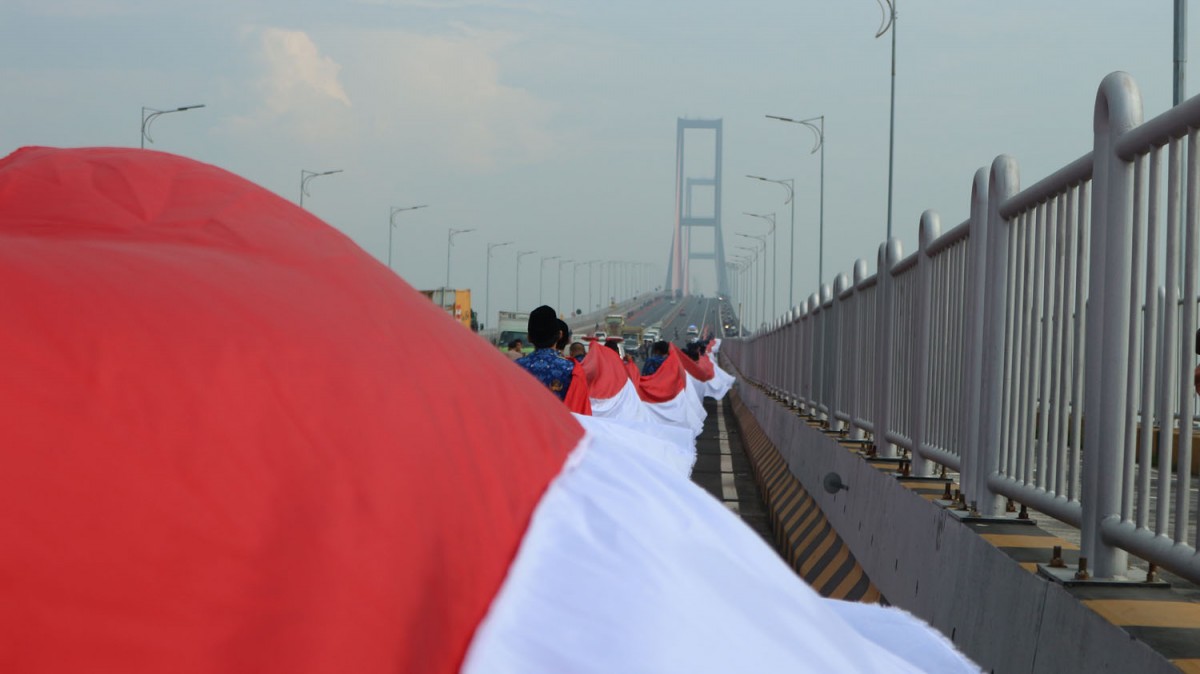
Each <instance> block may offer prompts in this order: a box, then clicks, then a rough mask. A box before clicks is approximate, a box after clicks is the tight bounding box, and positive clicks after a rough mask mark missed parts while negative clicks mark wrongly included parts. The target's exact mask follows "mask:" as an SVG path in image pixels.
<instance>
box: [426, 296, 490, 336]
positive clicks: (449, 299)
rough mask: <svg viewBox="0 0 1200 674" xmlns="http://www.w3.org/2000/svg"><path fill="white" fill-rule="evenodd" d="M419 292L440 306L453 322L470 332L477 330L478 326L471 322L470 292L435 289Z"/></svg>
mask: <svg viewBox="0 0 1200 674" xmlns="http://www.w3.org/2000/svg"><path fill="white" fill-rule="evenodd" d="M420 292H421V294H422V295H424V296H425V297H428V298H429V299H430V301H432V302H433V303H434V304H436V305H438V306H440V307H441V308H442V309H443V310H444V311H445V312H446V313H448V314H450V315H451V316H453V317H454V320H456V321H458V322H459V323H462V324H463V325H464V326H465V327H467V328H468V329H470V330H472V331H474V330H476V329H477V327H478V324H473V321H472V320H471V319H472V313H473V312H472V311H471V291H470V290H455V289H453V288H437V289H435V290H422V291H420Z"/></svg>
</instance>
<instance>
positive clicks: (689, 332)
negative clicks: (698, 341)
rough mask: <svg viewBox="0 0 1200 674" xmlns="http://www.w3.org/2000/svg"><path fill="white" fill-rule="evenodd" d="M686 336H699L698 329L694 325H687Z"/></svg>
mask: <svg viewBox="0 0 1200 674" xmlns="http://www.w3.org/2000/svg"><path fill="white" fill-rule="evenodd" d="M687 336H688V337H699V336H700V329H699V328H697V327H696V326H695V325H689V326H688V327H687Z"/></svg>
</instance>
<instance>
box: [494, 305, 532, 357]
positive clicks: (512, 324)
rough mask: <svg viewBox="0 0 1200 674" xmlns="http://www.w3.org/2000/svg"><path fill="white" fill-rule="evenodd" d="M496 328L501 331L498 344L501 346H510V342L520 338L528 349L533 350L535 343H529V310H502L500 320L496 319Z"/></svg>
mask: <svg viewBox="0 0 1200 674" xmlns="http://www.w3.org/2000/svg"><path fill="white" fill-rule="evenodd" d="M496 329H497V330H499V331H500V336H499V337H497V338H496V344H497V345H498V346H500V347H501V348H508V343H509V342H511V341H512V340H514V339H519V340H521V343H522V344H524V345H525V350H526V351H532V350H533V345H532V344H530V343H529V313H528V312H521V311H501V312H500V315H499V320H497V321H496Z"/></svg>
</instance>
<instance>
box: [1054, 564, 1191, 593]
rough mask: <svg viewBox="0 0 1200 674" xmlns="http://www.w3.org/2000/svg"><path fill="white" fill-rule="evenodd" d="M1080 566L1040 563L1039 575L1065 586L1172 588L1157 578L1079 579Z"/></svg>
mask: <svg viewBox="0 0 1200 674" xmlns="http://www.w3.org/2000/svg"><path fill="white" fill-rule="evenodd" d="M1078 570H1079V567H1078V566H1077V565H1075V564H1067V565H1066V566H1063V567H1054V566H1050V565H1049V564H1038V575H1039V576H1042V577H1044V578H1048V579H1050V580H1052V581H1054V582H1055V583H1058V584H1059V585H1062V586H1064V587H1082V586H1087V587H1128V588H1130V589H1132V588H1143V587H1151V588H1159V589H1164V590H1169V589H1171V584H1170V583H1168V582H1166V581H1163V580H1155V581H1151V582H1149V583H1147V582H1146V581H1145V580H1137V579H1136V578H1100V579H1095V578H1092V579H1089V580H1079V579H1078V578H1076V577H1075V573H1076V572H1077V571H1078ZM1130 571H1132V572H1134V573H1139V574H1144V573H1145V572H1144V571H1141V570H1139V569H1130Z"/></svg>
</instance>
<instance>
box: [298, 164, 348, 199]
mask: <svg viewBox="0 0 1200 674" xmlns="http://www.w3.org/2000/svg"><path fill="white" fill-rule="evenodd" d="M341 172H342V169H334V170H332V171H320V172H317V171H309V170H308V169H301V170H300V207H301V208H304V197H305V195H308V196H310V197H311V196H312V195H311V194H308V183H309V181H310V180H312V179H313V178H319V177H321V176H331V175H333V174H335V173H341Z"/></svg>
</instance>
